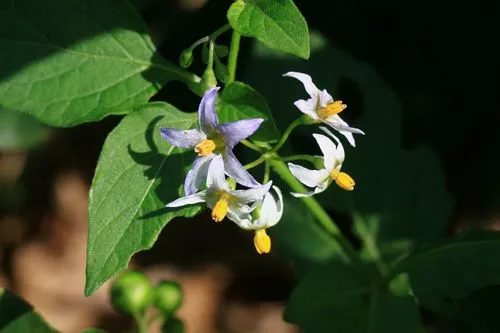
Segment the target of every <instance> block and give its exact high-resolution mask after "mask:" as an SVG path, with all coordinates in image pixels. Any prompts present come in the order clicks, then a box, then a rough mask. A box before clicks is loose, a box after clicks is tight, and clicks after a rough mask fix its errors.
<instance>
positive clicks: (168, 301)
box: [154, 281, 184, 315]
mask: <svg viewBox="0 0 500 333" xmlns="http://www.w3.org/2000/svg"><path fill="white" fill-rule="evenodd" d="M183 299H184V294H183V293H182V289H181V286H180V285H179V284H178V283H177V282H175V281H161V282H160V283H159V284H158V285H157V286H156V287H155V288H154V305H155V306H156V307H157V308H158V309H160V310H161V311H162V312H163V313H164V314H166V315H170V314H172V313H174V312H175V311H177V309H179V307H180V306H181V304H182V301H183Z"/></svg>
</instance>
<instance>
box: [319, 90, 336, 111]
mask: <svg viewBox="0 0 500 333" xmlns="http://www.w3.org/2000/svg"><path fill="white" fill-rule="evenodd" d="M330 103H333V97H332V95H330V94H329V93H328V91H326V89H323V90H321V92H320V93H319V106H321V107H325V106H327V105H328V104H330Z"/></svg>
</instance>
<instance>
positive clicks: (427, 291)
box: [399, 231, 500, 313]
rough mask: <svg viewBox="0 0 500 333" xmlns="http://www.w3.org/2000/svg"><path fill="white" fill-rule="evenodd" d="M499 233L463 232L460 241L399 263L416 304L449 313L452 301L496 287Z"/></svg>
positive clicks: (499, 273)
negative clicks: (491, 286) (477, 291)
mask: <svg viewBox="0 0 500 333" xmlns="http://www.w3.org/2000/svg"><path fill="white" fill-rule="evenodd" d="M499 252H500V232H493V231H491V232H486V231H484V232H473V231H470V232H467V233H465V234H464V235H463V236H462V237H459V238H456V239H452V240H449V241H446V242H442V243H441V244H439V245H435V246H430V247H427V248H425V249H423V250H421V251H419V252H417V253H415V254H413V255H412V256H410V257H409V258H407V259H406V260H405V261H404V262H402V263H400V265H401V266H399V267H400V269H399V270H404V271H406V272H408V274H409V275H410V283H411V287H412V290H413V292H414V294H415V296H416V297H417V298H418V300H419V303H420V304H421V305H422V306H424V307H427V308H429V309H431V310H434V311H439V312H445V313H451V312H453V311H454V310H455V309H456V304H455V302H456V300H459V299H461V298H464V297H466V296H468V295H470V294H472V293H473V292H474V291H475V290H478V289H479V288H482V287H486V286H489V285H497V284H500V266H499V265H498V253H499Z"/></svg>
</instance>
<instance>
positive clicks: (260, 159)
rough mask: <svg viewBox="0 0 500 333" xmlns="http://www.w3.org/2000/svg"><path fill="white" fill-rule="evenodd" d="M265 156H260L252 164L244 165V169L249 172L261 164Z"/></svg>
mask: <svg viewBox="0 0 500 333" xmlns="http://www.w3.org/2000/svg"><path fill="white" fill-rule="evenodd" d="M264 156H265V155H262V156H261V157H259V158H258V159H256V160H255V161H253V162H250V163H248V164H245V169H247V170H249V169H253V168H255V167H256V166H258V165H260V164H262V163H263V162H264V161H265V160H266V158H265V157H264Z"/></svg>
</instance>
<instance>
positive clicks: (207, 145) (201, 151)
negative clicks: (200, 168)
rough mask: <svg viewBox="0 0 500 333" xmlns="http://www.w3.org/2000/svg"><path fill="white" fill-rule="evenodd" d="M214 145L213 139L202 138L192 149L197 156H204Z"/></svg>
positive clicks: (211, 150) (212, 149)
mask: <svg viewBox="0 0 500 333" xmlns="http://www.w3.org/2000/svg"><path fill="white" fill-rule="evenodd" d="M215 147H216V145H215V142H214V141H213V140H209V139H207V140H203V141H202V142H200V143H198V144H197V145H196V146H195V147H194V151H195V152H196V153H198V155H199V156H206V155H208V154H210V153H211V152H213V151H214V149H215Z"/></svg>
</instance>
